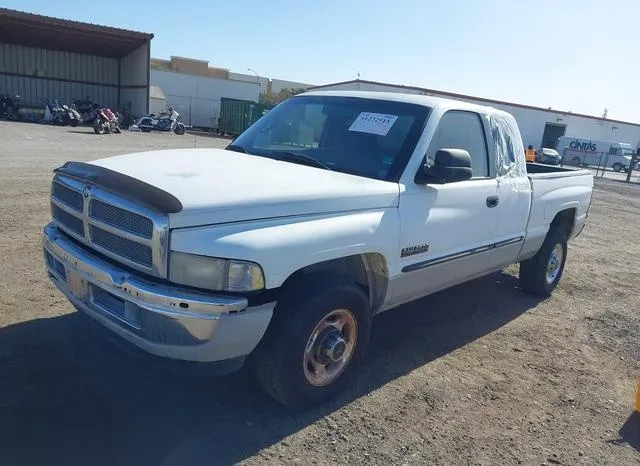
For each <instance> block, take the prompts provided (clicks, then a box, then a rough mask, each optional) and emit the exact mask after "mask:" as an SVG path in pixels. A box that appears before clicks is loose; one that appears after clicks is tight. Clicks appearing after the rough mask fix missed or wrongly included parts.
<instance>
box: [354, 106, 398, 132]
mask: <svg viewBox="0 0 640 466" xmlns="http://www.w3.org/2000/svg"><path fill="white" fill-rule="evenodd" d="M397 119H398V116H397V115H384V114H382V113H370V112H362V113H360V115H358V118H356V119H355V121H354V122H353V123H352V124H351V126H350V127H349V131H356V132H358V133H369V134H377V135H378V136H386V135H387V133H388V132H389V130H390V129H391V127H392V126H393V124H394V123H395V122H396V120H397Z"/></svg>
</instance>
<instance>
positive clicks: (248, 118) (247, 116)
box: [218, 98, 269, 136]
mask: <svg viewBox="0 0 640 466" xmlns="http://www.w3.org/2000/svg"><path fill="white" fill-rule="evenodd" d="M268 111H269V107H267V106H266V105H262V104H256V103H255V102H246V101H242V100H233V99H226V98H223V99H221V102H220V123H219V125H218V127H219V129H220V131H221V132H223V133H227V134H231V135H233V136H237V135H238V134H240V133H242V132H243V131H244V130H245V129H247V128H248V127H249V126H251V125H252V124H254V123H255V122H256V121H258V118H260V117H261V116H262V115H264V114H265V113H267V112H268Z"/></svg>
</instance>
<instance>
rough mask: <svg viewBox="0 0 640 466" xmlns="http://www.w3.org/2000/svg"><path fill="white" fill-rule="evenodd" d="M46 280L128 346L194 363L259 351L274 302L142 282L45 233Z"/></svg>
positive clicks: (55, 234)
mask: <svg viewBox="0 0 640 466" xmlns="http://www.w3.org/2000/svg"><path fill="white" fill-rule="evenodd" d="M42 245H43V249H44V255H45V264H46V268H47V273H48V275H49V278H50V279H51V281H52V282H53V283H54V284H55V285H56V286H57V287H58V288H59V289H60V291H62V293H63V294H64V295H65V296H66V297H67V298H68V299H69V301H71V303H72V304H73V305H74V306H75V307H76V308H77V309H78V310H81V311H83V312H85V313H87V314H88V315H90V316H91V317H93V318H94V319H95V320H97V321H98V322H99V323H100V324H102V325H103V326H104V327H107V328H108V329H109V330H111V331H113V332H114V333H116V334H118V335H119V336H120V337H122V338H124V339H125V340H127V341H128V342H129V343H132V344H133V345H135V346H137V347H138V348H140V349H142V350H144V351H146V352H148V353H151V354H153V355H156V356H162V357H165V358H169V359H176V360H183V361H197V362H214V361H224V360H229V359H235V358H242V357H244V356H246V355H248V354H249V353H250V352H251V351H253V349H254V348H255V347H256V345H257V344H258V342H259V341H260V339H261V338H262V336H263V335H264V332H265V331H266V329H267V325H268V324H269V321H270V320H271V316H272V314H273V308H274V307H275V303H269V304H264V305H262V306H259V307H252V308H249V307H248V304H247V299H246V298H243V297H230V296H221V295H211V294H208V293H200V292H195V291H191V290H186V289H184V288H180V287H177V286H173V285H167V284H162V283H158V282H154V281H150V280H147V279H145V278H143V277H141V276H139V275H136V274H134V273H131V272H129V271H126V270H124V269H121V268H119V267H118V266H116V265H114V264H112V263H111V262H108V261H106V260H104V259H102V258H101V257H98V256H97V255H95V254H93V253H91V252H89V251H88V250H87V249H85V248H84V247H82V246H79V245H78V244H76V243H75V242H73V241H71V240H70V239H69V238H68V237H67V236H65V235H64V234H63V233H60V232H59V231H58V229H57V228H56V226H55V225H53V224H49V225H47V227H46V228H45V230H44V236H43V240H42Z"/></svg>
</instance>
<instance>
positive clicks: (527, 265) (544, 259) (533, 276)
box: [520, 225, 567, 296]
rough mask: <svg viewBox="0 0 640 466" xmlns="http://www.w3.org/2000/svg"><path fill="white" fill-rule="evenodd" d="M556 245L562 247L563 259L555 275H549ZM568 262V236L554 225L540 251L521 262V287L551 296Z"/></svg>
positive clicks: (530, 291) (537, 293)
mask: <svg viewBox="0 0 640 466" xmlns="http://www.w3.org/2000/svg"><path fill="white" fill-rule="evenodd" d="M556 246H560V247H561V248H562V259H561V261H560V263H559V264H558V268H557V272H556V273H555V275H551V276H549V275H548V272H549V270H548V268H549V266H550V262H551V254H552V252H553V251H554V249H555V248H556ZM566 262H567V236H566V234H565V232H564V231H562V230H561V229H559V228H557V227H555V226H553V225H552V226H551V229H550V230H549V233H547V237H546V238H545V240H544V242H543V243H542V247H541V248H540V250H539V251H538V253H537V254H536V255H535V256H533V257H532V258H531V259H527V260H525V261H522V262H521V263H520V287H521V288H522V289H523V290H524V291H527V292H529V293H533V294H536V295H539V296H549V295H550V294H551V292H552V291H553V290H554V289H555V288H556V287H557V286H558V283H559V282H560V279H561V278H562V273H563V272H564V266H565V264H566ZM552 277H554V278H553V279H552V280H550V279H549V278H552Z"/></svg>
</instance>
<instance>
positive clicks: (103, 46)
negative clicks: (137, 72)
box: [0, 8, 153, 58]
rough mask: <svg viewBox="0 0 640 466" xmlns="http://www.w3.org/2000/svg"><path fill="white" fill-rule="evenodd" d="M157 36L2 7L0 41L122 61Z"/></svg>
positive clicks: (0, 11)
mask: <svg viewBox="0 0 640 466" xmlns="http://www.w3.org/2000/svg"><path fill="white" fill-rule="evenodd" d="M152 38H153V34H149V33H144V32H136V31H128V30H126V29H118V28H113V27H108V26H101V25H98V24H91V23H81V22H79V21H71V20H68V19H60V18H52V17H50V16H42V15H36V14H33V13H27V12H24V11H17V10H9V9H7V8H0V42H5V43H9V44H18V45H26V46H31V47H39V48H44V49H51V50H64V51H66V52H76V53H84V54H88V55H98V56H104V57H112V58H121V57H124V56H126V55H128V54H129V53H131V52H132V51H134V50H135V49H137V48H138V47H140V46H141V45H142V44H144V43H145V42H148V41H150V40H151V39H152Z"/></svg>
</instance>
